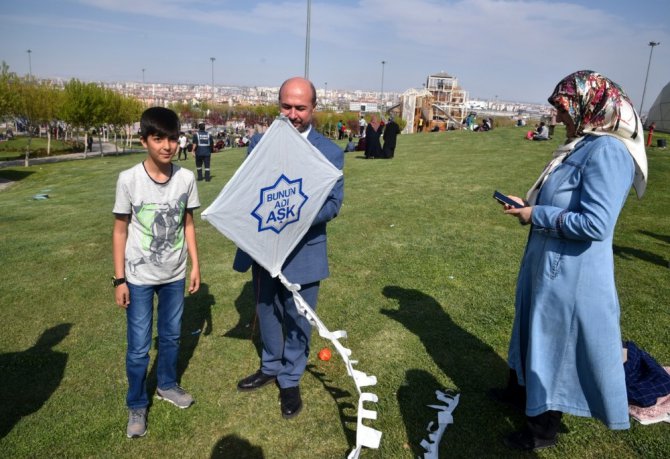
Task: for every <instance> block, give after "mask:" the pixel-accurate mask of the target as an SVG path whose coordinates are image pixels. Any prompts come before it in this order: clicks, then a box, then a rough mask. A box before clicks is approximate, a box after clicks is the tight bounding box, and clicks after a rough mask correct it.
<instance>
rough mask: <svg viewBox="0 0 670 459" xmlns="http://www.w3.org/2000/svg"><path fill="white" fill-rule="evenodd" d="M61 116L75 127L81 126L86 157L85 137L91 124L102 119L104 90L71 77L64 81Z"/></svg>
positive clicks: (93, 124) (88, 133) (95, 123)
mask: <svg viewBox="0 0 670 459" xmlns="http://www.w3.org/2000/svg"><path fill="white" fill-rule="evenodd" d="M61 113H62V118H63V119H64V120H65V121H66V122H68V123H70V124H71V125H72V126H74V127H76V128H83V129H84V131H85V132H86V136H85V138H84V142H85V146H84V157H86V153H87V147H86V139H87V138H88V136H89V135H90V132H89V131H90V128H91V126H95V125H97V124H98V123H101V122H102V119H104V91H103V89H102V88H101V87H99V86H98V85H96V84H95V83H82V82H81V81H79V80H77V79H72V80H70V81H69V82H67V83H65V100H64V101H63V110H62V112H61Z"/></svg>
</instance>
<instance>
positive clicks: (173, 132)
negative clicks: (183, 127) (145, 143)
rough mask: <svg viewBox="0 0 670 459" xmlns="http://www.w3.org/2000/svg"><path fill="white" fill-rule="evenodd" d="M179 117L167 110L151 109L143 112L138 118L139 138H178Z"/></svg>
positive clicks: (161, 108)
mask: <svg viewBox="0 0 670 459" xmlns="http://www.w3.org/2000/svg"><path fill="white" fill-rule="evenodd" d="M179 125H180V123H179V116H177V114H176V113H175V112H173V111H172V110H170V109H169V108H164V107H151V108H147V109H146V110H144V113H142V117H141V118H140V137H141V138H143V139H148V138H149V137H150V136H154V135H155V136H158V137H167V138H168V139H174V140H176V139H178V138H179Z"/></svg>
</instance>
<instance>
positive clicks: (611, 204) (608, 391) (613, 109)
mask: <svg viewBox="0 0 670 459" xmlns="http://www.w3.org/2000/svg"><path fill="white" fill-rule="evenodd" d="M549 103H550V104H551V105H552V106H554V107H555V108H556V110H557V111H558V120H559V121H562V122H563V123H564V124H565V126H566V132H567V140H566V142H565V144H564V145H562V146H561V147H560V148H559V149H558V150H556V152H554V156H553V159H552V160H551V161H550V162H549V164H548V165H547V166H546V168H545V170H544V171H543V172H542V174H541V175H540V177H539V178H538V180H537V181H536V182H535V184H534V185H533V186H532V187H531V189H530V190H529V191H528V194H527V196H526V200H525V201H524V200H522V199H521V198H518V197H514V196H513V197H512V198H513V199H514V200H515V201H517V202H519V203H523V204H525V207H522V208H512V207H510V206H508V205H505V213H506V214H509V215H512V216H515V217H517V218H518V219H519V221H520V222H521V223H522V224H529V223H530V225H531V226H530V235H529V237H528V242H527V245H526V250H525V253H524V255H523V259H522V262H521V268H520V271H519V277H518V281H517V289H516V302H515V318H514V326H513V330H512V337H511V340H510V346H509V355H508V364H509V366H510V369H511V370H510V381H509V384H508V387H507V389H506V390H505V391H501V392H499V393H498V395H499V396H502V397H501V398H507V399H508V401H512V402H514V401H516V402H521V403H519V404H521V405H523V407H524V409H525V413H526V428H525V429H523V430H522V431H519V432H515V433H513V434H511V435H509V436H508V437H506V438H505V443H506V444H507V446H509V447H511V448H515V449H522V450H537V449H541V448H546V447H550V446H553V445H555V444H556V437H557V431H558V427H559V425H560V421H561V416H562V413H569V414H572V415H576V416H591V417H595V418H598V419H600V420H601V421H602V422H603V423H604V424H605V425H607V426H608V427H609V428H611V429H627V428H628V427H629V420H628V403H627V398H626V384H625V377H624V367H623V355H622V343H621V330H620V327H619V316H620V311H619V300H618V297H617V292H616V286H615V283H614V262H613V253H612V238H613V233H614V227H615V225H616V221H617V218H618V216H619V213H620V211H621V209H622V207H623V205H624V203H625V202H626V198H627V196H628V193H629V191H630V187H631V185H633V186H634V187H635V190H636V192H637V196H638V198H640V197H642V194H643V193H644V190H645V187H646V182H647V157H646V153H645V150H644V143H643V139H642V137H643V133H642V123H641V122H640V118H639V116H638V115H637V113H636V112H635V109H634V108H633V104H632V103H631V101H630V100H629V99H628V97H627V96H626V94H625V93H624V91H623V90H622V89H621V88H620V87H619V86H618V85H617V84H616V83H614V82H612V81H610V80H609V79H607V78H605V77H604V76H602V75H600V74H598V73H595V72H592V71H586V70H584V71H579V72H575V73H573V74H571V75H569V76H567V77H565V78H564V79H563V80H561V82H560V83H558V85H557V86H556V89H555V90H554V92H553V94H552V95H551V96H550V97H549ZM524 399H525V405H524V404H523V403H524Z"/></svg>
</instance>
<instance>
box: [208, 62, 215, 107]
mask: <svg viewBox="0 0 670 459" xmlns="http://www.w3.org/2000/svg"><path fill="white" fill-rule="evenodd" d="M209 60H210V61H212V100H214V61H215V60H216V58H214V57H210V58H209Z"/></svg>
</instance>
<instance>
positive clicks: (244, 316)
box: [223, 281, 262, 358]
mask: <svg viewBox="0 0 670 459" xmlns="http://www.w3.org/2000/svg"><path fill="white" fill-rule="evenodd" d="M235 309H237V314H238V317H239V319H238V320H237V324H236V325H235V326H234V327H233V328H231V329H230V330H228V331H227V332H226V333H225V334H224V335H223V336H225V337H227V338H236V339H248V340H251V341H252V342H253V344H254V346H255V347H256V353H257V354H258V357H259V358H260V357H261V352H262V345H261V339H260V331H258V332H257V331H256V328H257V327H258V324H257V321H256V297H255V296H254V289H253V282H251V281H249V282H247V283H246V284H244V287H242V291H241V292H240V294H239V295H238V297H237V298H236V299H235Z"/></svg>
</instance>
